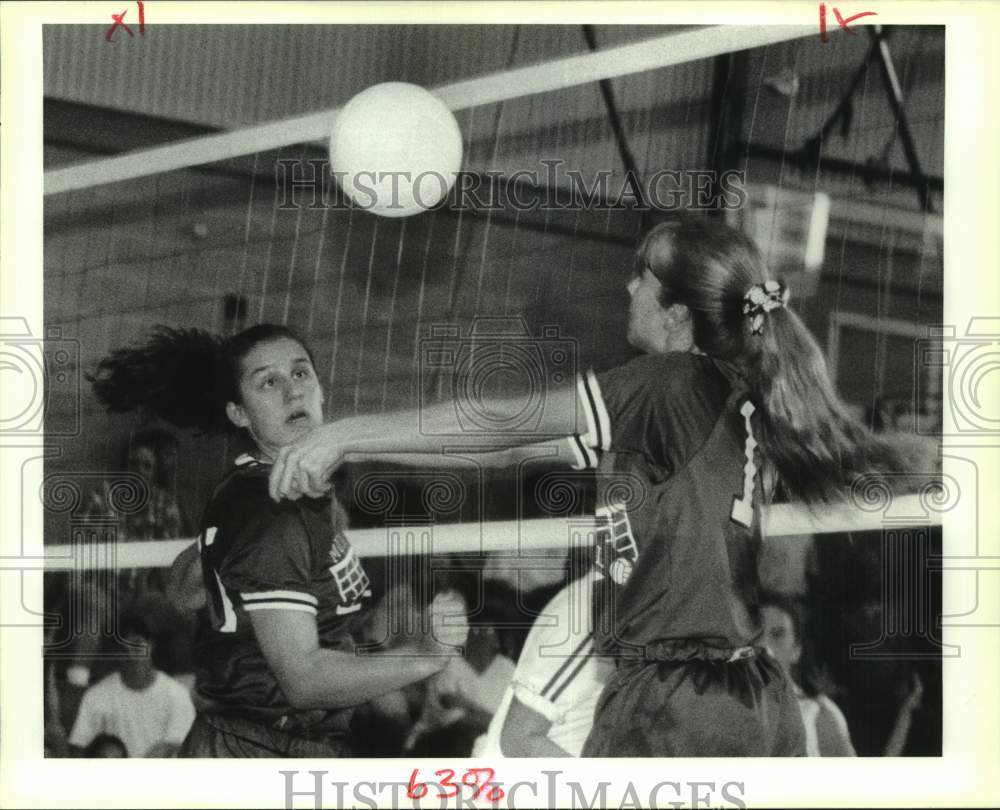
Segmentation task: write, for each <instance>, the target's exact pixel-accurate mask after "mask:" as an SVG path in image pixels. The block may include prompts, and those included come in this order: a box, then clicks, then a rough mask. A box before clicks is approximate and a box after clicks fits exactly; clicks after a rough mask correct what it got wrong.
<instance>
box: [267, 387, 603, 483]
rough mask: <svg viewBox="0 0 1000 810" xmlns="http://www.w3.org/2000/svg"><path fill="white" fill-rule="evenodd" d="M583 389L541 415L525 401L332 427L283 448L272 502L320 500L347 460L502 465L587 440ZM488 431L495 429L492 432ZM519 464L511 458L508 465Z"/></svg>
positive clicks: (556, 399)
mask: <svg viewBox="0 0 1000 810" xmlns="http://www.w3.org/2000/svg"><path fill="white" fill-rule="evenodd" d="M576 390H577V389H576V385H575V384H567V385H564V386H561V387H558V388H554V389H551V390H547V391H545V396H544V398H543V400H542V401H541V402H539V403H538V405H537V407H536V408H534V409H532V408H529V407H527V406H526V401H525V399H523V398H518V399H497V400H490V401H488V402H486V401H478V402H475V403H463V402H444V403H441V404H438V405H433V406H430V407H427V408H422V409H420V410H419V411H404V412H399V413H393V414H377V415H371V416H354V417H349V418H346V419H341V420H339V421H336V422H330V423H328V424H326V425H323V426H321V427H318V428H316V429H315V430H313V431H311V432H310V433H309V434H308V435H306V436H304V437H303V438H302V439H300V440H299V441H298V442H296V443H295V444H293V445H289V446H288V447H285V448H282V450H281V452H280V453H279V454H278V457H277V458H276V459H275V460H274V466H273V468H272V470H271V481H270V493H271V497H272V498H275V499H276V500H277V499H279V498H283V497H292V498H294V497H299V496H300V495H303V494H305V495H312V496H318V495H320V494H322V493H323V492H325V491H326V490H327V489H328V488H329V479H330V476H331V475H332V474H333V472H334V471H335V470H336V469H337V468H338V467H339V466H340V465H341V464H343V463H344V462H346V461H353V460H356V459H357V460H366V459H370V458H371V457H372V456H386V455H388V456H391V457H392V458H393V459H394V460H400V461H403V462H404V463H410V459H408V458H407V457H408V456H412V455H413V454H421V455H422V456H425V457H426V456H440V455H443V454H444V455H448V454H451V455H454V456H459V455H463V454H485V455H487V456H488V457H492V459H493V460H494V461H498V460H500V459H504V458H505V457H504V455H503V454H504V453H505V452H508V451H509V450H510V448H517V447H524V446H528V445H542V446H544V445H545V443H546V440H548V441H550V442H551V440H553V439H559V438H562V437H566V436H573V435H575V434H584V433H586V432H587V418H586V415H585V414H584V412H583V411H582V409H580V408H578V407H577V394H576ZM469 414H473V415H474V416H475V417H476V418H475V419H470V417H469ZM484 425H485V426H488V427H490V428H491V430H489V431H485V430H484ZM498 454H499V455H498ZM513 458H516V456H507V457H506V460H507V463H511V460H512V459H513ZM424 460H426V458H425V459H424ZM434 466H441V465H439V464H434Z"/></svg>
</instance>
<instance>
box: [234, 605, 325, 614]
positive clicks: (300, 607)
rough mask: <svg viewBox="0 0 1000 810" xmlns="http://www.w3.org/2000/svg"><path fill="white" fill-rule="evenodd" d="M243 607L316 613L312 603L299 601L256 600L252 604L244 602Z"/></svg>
mask: <svg viewBox="0 0 1000 810" xmlns="http://www.w3.org/2000/svg"><path fill="white" fill-rule="evenodd" d="M243 609H244V610H246V611H247V612H249V611H252V610H297V611H299V612H300V613H309V614H310V615H312V616H315V615H316V608H314V607H313V606H312V605H303V604H301V603H299V602H257V603H253V604H249V605H248V604H246V603H244V605H243Z"/></svg>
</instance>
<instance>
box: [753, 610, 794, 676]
mask: <svg viewBox="0 0 1000 810" xmlns="http://www.w3.org/2000/svg"><path fill="white" fill-rule="evenodd" d="M761 612H762V614H763V615H762V616H761V618H762V619H763V622H764V644H765V645H767V648H768V649H769V650H770V651H771V655H773V656H774V657H775V659H776V660H777V662H778V663H779V664H781V666H782V667H783V668H784V669H785V671H786V672H787V671H790V670H791V668H792V667H793V666H794V665H795V664H797V663H798V661H799V656H800V655H801V654H802V647H801V645H800V644H799V640H798V639H797V638H796V637H795V624H794V622H792V617H791V616H789V615H788V614H787V613H785V611H783V610H782V609H781V608H777V607H774V606H773V605H765V606H764V609H763V610H762V611H761Z"/></svg>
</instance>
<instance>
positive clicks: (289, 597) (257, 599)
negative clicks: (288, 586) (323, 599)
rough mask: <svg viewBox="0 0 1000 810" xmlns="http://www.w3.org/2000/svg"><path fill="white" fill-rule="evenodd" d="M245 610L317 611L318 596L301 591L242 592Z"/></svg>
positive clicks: (313, 612) (241, 598)
mask: <svg viewBox="0 0 1000 810" xmlns="http://www.w3.org/2000/svg"><path fill="white" fill-rule="evenodd" d="M240 600H241V601H242V602H243V609H244V610H264V609H267V610H301V611H305V612H306V613H312V614H315V613H316V605H317V601H316V597H315V596H313V595H312V594H310V593H303V592H301V591H258V592H257V593H241V594H240Z"/></svg>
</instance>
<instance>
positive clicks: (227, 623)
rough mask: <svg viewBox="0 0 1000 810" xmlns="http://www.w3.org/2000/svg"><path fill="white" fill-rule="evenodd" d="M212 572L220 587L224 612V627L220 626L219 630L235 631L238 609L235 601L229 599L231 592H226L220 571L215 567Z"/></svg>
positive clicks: (223, 631) (217, 585) (224, 631)
mask: <svg viewBox="0 0 1000 810" xmlns="http://www.w3.org/2000/svg"><path fill="white" fill-rule="evenodd" d="M212 573H213V574H214V575H215V584H216V587H218V589H219V596H220V597H222V613H223V615H224V619H223V621H222V627H220V628H219V632H220V633H235V632H236V609H235V608H234V607H233V603H232V602H231V601H230V599H229V594H227V593H226V587H225V586H224V585H223V584H222V579H221V578H220V577H219V572H218V571H216V570H214V569H213V570H212Z"/></svg>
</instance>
